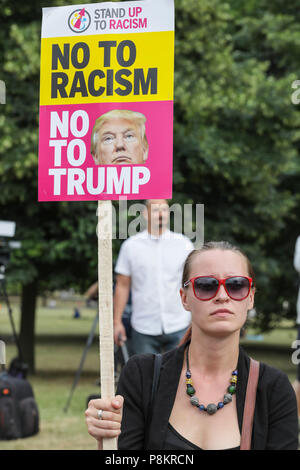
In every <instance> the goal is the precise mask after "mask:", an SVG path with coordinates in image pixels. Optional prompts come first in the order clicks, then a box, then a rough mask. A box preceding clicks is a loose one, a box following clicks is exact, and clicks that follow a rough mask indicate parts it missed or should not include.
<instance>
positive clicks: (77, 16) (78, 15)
mask: <svg viewBox="0 0 300 470" xmlns="http://www.w3.org/2000/svg"><path fill="white" fill-rule="evenodd" d="M68 24H69V28H70V29H71V30H72V31H74V33H83V32H84V31H86V30H87V29H88V27H89V26H90V24H91V17H90V15H89V13H88V12H87V11H86V9H85V8H82V10H81V9H78V10H75V11H73V13H71V15H70V16H69V20H68Z"/></svg>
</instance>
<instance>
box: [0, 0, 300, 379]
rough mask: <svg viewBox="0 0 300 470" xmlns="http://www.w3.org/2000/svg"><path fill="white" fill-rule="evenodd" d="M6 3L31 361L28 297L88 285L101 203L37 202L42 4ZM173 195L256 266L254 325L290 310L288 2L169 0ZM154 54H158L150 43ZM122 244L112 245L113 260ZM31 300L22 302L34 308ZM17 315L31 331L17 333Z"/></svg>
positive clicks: (1, 51)
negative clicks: (201, 208)
mask: <svg viewBox="0 0 300 470" xmlns="http://www.w3.org/2000/svg"><path fill="white" fill-rule="evenodd" d="M70 3H74V4H76V3H77V2H76V0H72V2H70V1H66V0H56V1H54V0H53V1H52V2H50V3H49V1H47V2H37V1H35V0H30V1H29V2H27V3H25V4H24V5H22V15H21V16H20V14H19V8H18V6H17V5H16V4H14V3H11V2H9V1H8V0H1V2H0V6H1V12H2V16H3V27H2V28H1V30H0V46H1V47H0V79H1V80H4V81H5V83H6V87H7V100H6V101H7V104H6V105H5V106H2V105H1V108H0V112H1V114H0V135H1V139H0V181H1V191H0V206H1V218H2V219H7V220H12V219H13V220H16V222H17V234H16V237H17V238H18V239H19V240H21V241H22V249H21V250H19V251H16V252H14V254H13V258H12V263H11V269H10V279H12V280H14V281H18V282H20V283H21V284H22V286H23V289H22V291H23V295H22V299H23V300H22V324H21V342H22V345H23V346H24V348H25V349H26V358H25V359H26V360H27V361H28V362H29V363H30V366H31V370H34V346H33V345H34V340H33V338H34V311H35V308H34V306H35V302H34V298H36V297H35V295H33V294H34V293H36V294H38V293H40V292H42V290H43V289H45V288H46V289H54V288H57V287H61V288H62V287H66V286H76V287H82V288H85V287H86V286H87V285H88V283H90V282H93V281H94V280H95V278H96V276H97V269H96V265H97V256H96V204H95V203H38V202H37V161H38V156H37V154H38V93H39V61H40V53H39V50H40V26H41V8H42V7H43V6H56V5H65V4H70ZM175 6H176V43H175V105H174V111H175V120H174V175H173V176H174V202H180V203H190V202H193V203H204V204H205V238H206V239H228V240H229V241H232V242H234V243H237V244H238V245H240V246H241V247H242V248H244V249H245V251H246V252H247V253H248V254H249V257H250V258H251V259H252V260H253V262H254V263H253V264H254V267H255V270H256V271H257V283H258V286H259V288H258V295H257V305H256V306H257V310H258V316H257V323H258V325H259V326H260V327H261V328H264V329H265V328H270V327H272V326H274V324H275V322H276V321H278V320H279V319H281V318H282V317H283V316H285V317H291V318H292V316H293V315H294V312H293V305H294V304H293V302H290V307H289V309H287V310H284V311H283V302H284V301H285V300H291V299H292V298H293V299H295V296H296V286H295V284H294V279H295V273H294V271H293V267H292V251H293V246H294V242H295V238H296V235H297V230H298V227H297V220H298V216H299V213H300V210H299V208H300V203H299V194H298V191H297V181H298V177H299V171H300V164H299V131H298V128H299V110H298V108H297V107H296V106H293V105H292V104H291V101H290V96H291V83H292V82H293V81H294V80H295V79H297V78H299V77H297V75H296V72H295V70H296V71H297V69H296V64H298V57H297V47H298V43H299V41H300V33H299V29H298V24H299V21H298V20H299V18H298V17H299V13H298V11H297V5H296V2H290V3H289V5H287V4H286V3H283V1H282V0H276V1H275V2H267V1H266V0H264V1H260V0H251V1H250V2H247V3H245V2H243V3H242V4H241V2H238V1H237V0H229V1H228V2H227V3H225V2H223V1H221V0H202V1H201V2H199V1H198V0H176V1H175ZM158 53H159V51H158ZM119 245H120V241H118V240H116V242H115V244H114V256H116V254H117V251H118V247H119ZM28 305H29V306H30V307H28ZM25 325H27V326H28V331H25Z"/></svg>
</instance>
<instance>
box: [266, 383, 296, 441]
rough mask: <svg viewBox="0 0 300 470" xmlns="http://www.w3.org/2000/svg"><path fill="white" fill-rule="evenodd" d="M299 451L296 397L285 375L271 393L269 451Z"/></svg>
mask: <svg viewBox="0 0 300 470" xmlns="http://www.w3.org/2000/svg"><path fill="white" fill-rule="evenodd" d="M297 449H298V416H297V402H296V396H295V392H294V390H293V388H292V385H291V383H290V381H289V379H288V377H287V376H286V375H285V374H280V376H279V377H278V379H277V380H276V382H275V384H274V385H273V386H272V389H271V392H270V399H269V432H268V438H267V450H297Z"/></svg>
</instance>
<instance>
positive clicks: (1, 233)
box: [0, 221, 28, 378]
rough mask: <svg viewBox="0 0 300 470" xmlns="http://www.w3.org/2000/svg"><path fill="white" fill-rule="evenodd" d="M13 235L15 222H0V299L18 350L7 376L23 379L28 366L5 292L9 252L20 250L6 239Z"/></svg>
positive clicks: (19, 244) (13, 242)
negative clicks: (4, 305)
mask: <svg viewBox="0 0 300 470" xmlns="http://www.w3.org/2000/svg"><path fill="white" fill-rule="evenodd" d="M14 234H15V222H7V221H0V297H2V298H3V300H4V302H5V304H6V307H7V310H8V315H9V319H10V323H11V327H12V332H13V337H14V340H15V343H16V346H17V350H18V357H16V358H14V359H12V361H11V364H10V367H9V374H10V375H13V376H15V377H22V378H25V377H26V376H27V372H28V365H27V364H25V362H24V361H23V354H22V350H21V346H20V342H19V338H18V335H17V331H16V328H15V324H14V319H13V314H12V308H11V305H10V302H9V297H8V294H7V290H6V279H5V274H6V268H7V266H8V264H9V261H10V255H11V250H13V249H16V248H20V246H21V243H20V242H17V241H8V240H7V237H13V236H14Z"/></svg>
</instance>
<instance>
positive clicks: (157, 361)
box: [144, 354, 162, 449]
mask: <svg viewBox="0 0 300 470" xmlns="http://www.w3.org/2000/svg"><path fill="white" fill-rule="evenodd" d="M161 361H162V355H161V354H155V355H154V367H153V382H152V390H151V397H150V402H149V405H148V413H147V418H146V421H145V442H144V444H145V445H144V446H145V449H147V444H148V435H149V428H150V423H151V419H152V410H153V403H154V398H155V394H156V390H157V386H158V381H159V376H160V368H161Z"/></svg>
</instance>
